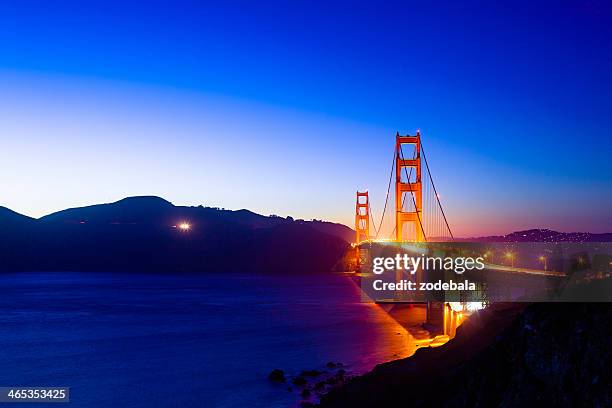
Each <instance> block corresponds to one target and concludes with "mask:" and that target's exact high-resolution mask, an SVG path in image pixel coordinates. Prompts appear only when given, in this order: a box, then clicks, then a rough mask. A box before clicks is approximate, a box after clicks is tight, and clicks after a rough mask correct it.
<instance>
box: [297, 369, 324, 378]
mask: <svg viewBox="0 0 612 408" xmlns="http://www.w3.org/2000/svg"><path fill="white" fill-rule="evenodd" d="M321 374H323V371H318V370H304V371H302V372H301V373H300V375H301V376H302V377H318V376H320V375H321Z"/></svg>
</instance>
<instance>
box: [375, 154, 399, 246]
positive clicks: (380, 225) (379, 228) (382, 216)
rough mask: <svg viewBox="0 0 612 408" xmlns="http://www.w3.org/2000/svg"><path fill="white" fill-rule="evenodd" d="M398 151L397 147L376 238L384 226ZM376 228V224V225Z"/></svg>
mask: <svg viewBox="0 0 612 408" xmlns="http://www.w3.org/2000/svg"><path fill="white" fill-rule="evenodd" d="M396 153H397V148H394V150H393V161H392V162H391V174H389V184H388V185H387V196H386V197H385V206H384V208H383V212H382V214H381V216H380V223H379V224H378V229H375V231H376V238H377V239H378V234H379V233H380V230H381V228H382V224H383V220H384V219H385V213H386V211H387V203H388V202H389V192H390V191H391V180H392V179H393V170H394V169H395V155H396ZM374 228H376V226H374Z"/></svg>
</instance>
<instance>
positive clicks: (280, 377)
mask: <svg viewBox="0 0 612 408" xmlns="http://www.w3.org/2000/svg"><path fill="white" fill-rule="evenodd" d="M268 378H269V379H270V381H276V382H285V372H284V371H283V370H279V369H278V368H275V369H274V370H272V371H271V372H270V375H268Z"/></svg>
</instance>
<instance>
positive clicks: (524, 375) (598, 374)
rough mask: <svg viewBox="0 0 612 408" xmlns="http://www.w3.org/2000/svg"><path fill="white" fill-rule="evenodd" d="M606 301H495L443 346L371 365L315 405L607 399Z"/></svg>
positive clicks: (558, 403)
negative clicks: (365, 371) (525, 302)
mask: <svg viewBox="0 0 612 408" xmlns="http://www.w3.org/2000/svg"><path fill="white" fill-rule="evenodd" d="M610 322H612V304H609V303H588V304H587V303H539V304H532V305H525V304H505V305H504V304H495V305H493V307H491V308H490V309H485V310H482V311H479V312H478V313H477V314H475V315H473V316H472V317H470V318H469V319H468V320H467V321H466V322H465V323H464V324H462V325H461V326H460V327H459V328H458V330H457V335H456V336H455V338H454V339H453V340H451V341H449V342H448V343H447V344H446V345H444V346H443V347H438V348H433V349H432V348H426V349H421V350H419V351H418V352H417V353H416V354H415V355H414V356H413V357H410V358H406V359H402V360H396V361H392V362H389V363H386V364H381V365H379V366H377V367H376V368H375V369H374V370H373V371H371V372H370V373H368V374H366V375H364V376H361V377H356V378H353V379H351V380H349V381H348V382H346V383H344V385H342V386H340V387H337V388H335V389H333V390H332V391H330V392H329V393H328V394H327V395H324V396H323V397H322V398H321V402H320V406H321V407H357V408H360V407H381V406H404V405H405V406H418V407H428V406H436V407H490V406H495V407H497V406H505V407H511V406H551V407H574V406H588V407H609V406H612V387H610V384H611V383H612V375H611V372H610V365H611V364H612V348H611V347H610V344H609V342H610V340H609V339H610V338H611V337H612V325H610V324H609V323H610Z"/></svg>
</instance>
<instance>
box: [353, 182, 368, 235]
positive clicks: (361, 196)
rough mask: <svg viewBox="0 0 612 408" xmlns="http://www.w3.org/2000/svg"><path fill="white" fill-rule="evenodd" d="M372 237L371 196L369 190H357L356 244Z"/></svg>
mask: <svg viewBox="0 0 612 408" xmlns="http://www.w3.org/2000/svg"><path fill="white" fill-rule="evenodd" d="M369 239H370V197H369V195H368V192H367V191H365V192H363V193H362V192H359V191H357V201H356V203H355V244H356V245H358V244H359V243H360V242H362V241H367V240H369Z"/></svg>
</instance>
